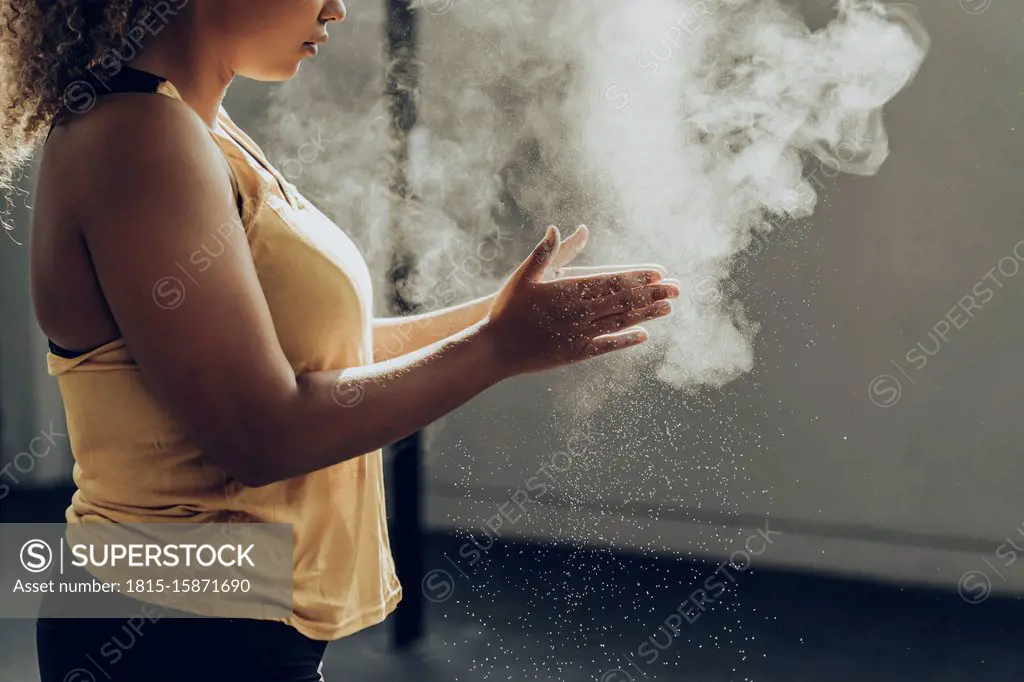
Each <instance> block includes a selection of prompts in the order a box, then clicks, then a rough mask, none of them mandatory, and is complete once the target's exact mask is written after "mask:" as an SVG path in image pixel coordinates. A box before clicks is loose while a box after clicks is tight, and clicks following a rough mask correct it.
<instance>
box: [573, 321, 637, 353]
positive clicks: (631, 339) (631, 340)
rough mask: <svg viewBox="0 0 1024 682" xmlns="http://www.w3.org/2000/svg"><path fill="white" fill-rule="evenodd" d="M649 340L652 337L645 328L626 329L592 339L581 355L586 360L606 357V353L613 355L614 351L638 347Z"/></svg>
mask: <svg viewBox="0 0 1024 682" xmlns="http://www.w3.org/2000/svg"><path fill="white" fill-rule="evenodd" d="M648 338H650V336H649V335H648V334H647V330H646V329H644V328H643V327H634V328H632V329H624V330H622V331H621V332H617V333H615V334H606V335H605V336H599V337H597V338H594V339H591V340H590V341H588V342H587V345H586V346H584V347H583V352H582V353H581V355H582V357H584V358H593V357H597V356H598V355H604V354H605V353H611V352H612V351H617V350H621V349H623V348H629V347H631V346H638V345H640V344H642V343H644V342H645V341H647V339H648Z"/></svg>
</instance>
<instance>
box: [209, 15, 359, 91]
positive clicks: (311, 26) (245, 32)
mask: <svg viewBox="0 0 1024 682" xmlns="http://www.w3.org/2000/svg"><path fill="white" fill-rule="evenodd" d="M193 1H195V0H193ZM200 11H201V12H203V13H204V14H205V15H206V17H204V18H207V17H208V18H209V19H210V20H211V22H212V23H213V24H214V27H215V29H216V30H215V31H213V32H212V34H211V38H210V39H211V40H220V41H222V47H223V48H224V49H225V50H228V54H227V59H228V63H229V64H231V66H232V67H233V68H234V70H235V72H236V73H238V74H239V75H241V76H244V77H246V78H250V79H252V80H258V81H282V80H287V79H288V78H291V77H292V76H294V75H295V73H296V71H298V68H299V64H300V63H301V62H302V60H304V59H308V58H310V57H312V56H313V54H314V51H313V50H312V49H311V48H310V46H309V43H313V42H317V41H320V42H322V41H323V40H324V39H325V38H326V37H327V24H328V22H331V21H342V20H343V19H344V18H345V4H344V3H343V2H342V0H206V1H205V3H204V5H203V7H202V9H201V10H200Z"/></svg>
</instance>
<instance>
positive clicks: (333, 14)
mask: <svg viewBox="0 0 1024 682" xmlns="http://www.w3.org/2000/svg"><path fill="white" fill-rule="evenodd" d="M344 20H345V3H344V2H342V1H341V0H328V2H325V3H324V8H323V9H322V10H320V21H325V22H326V21H344Z"/></svg>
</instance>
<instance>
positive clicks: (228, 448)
mask: <svg viewBox="0 0 1024 682" xmlns="http://www.w3.org/2000/svg"><path fill="white" fill-rule="evenodd" d="M275 442H276V441H274V440H272V439H269V438H232V439H230V440H229V442H222V443H219V444H217V445H216V446H214V447H211V448H210V450H209V452H210V453H211V459H213V460H214V461H216V463H217V464H218V465H219V466H220V467H221V468H222V469H223V470H224V472H225V473H226V474H227V475H228V476H229V477H231V478H232V479H234V480H235V481H238V482H239V483H241V484H242V485H244V486H245V487H247V488H262V487H263V486H267V485H270V484H271V483H276V482H277V481H280V480H283V479H284V478H286V476H285V475H283V472H281V471H279V470H278V469H279V467H278V466H277V464H279V462H280V458H279V457H274V456H272V455H271V453H273V452H274V451H275V450H277V449H276V448H275V447H274V445H273V443H275ZM277 452H280V450H277Z"/></svg>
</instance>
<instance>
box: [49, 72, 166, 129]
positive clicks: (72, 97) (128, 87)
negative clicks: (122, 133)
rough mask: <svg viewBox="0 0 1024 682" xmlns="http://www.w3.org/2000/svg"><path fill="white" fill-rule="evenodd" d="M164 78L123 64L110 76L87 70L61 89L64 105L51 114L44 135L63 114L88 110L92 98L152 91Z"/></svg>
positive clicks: (94, 99)
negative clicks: (50, 120) (55, 113)
mask: <svg viewBox="0 0 1024 682" xmlns="http://www.w3.org/2000/svg"><path fill="white" fill-rule="evenodd" d="M166 80H167V79H166V78H164V77H163V76H158V75H157V74H155V73H150V72H149V71H143V70H142V69H136V68H135V67H133V66H128V65H123V66H122V67H121V70H120V71H118V72H117V73H115V74H113V75H111V76H106V75H102V76H101V75H97V74H95V73H92V72H91V71H90V72H89V75H88V76H87V77H86V78H84V79H82V80H77V81H75V82H74V83H72V84H71V85H69V86H68V87H67V88H66V89H65V91H64V106H63V107H61V110H60V111H59V112H57V115H56V116H54V117H53V122H52V123H51V124H50V130H49V132H48V133H47V134H46V137H47V138H49V137H50V133H52V132H53V129H54V127H56V126H57V124H59V123H60V122H61V121H63V120H64V119H65V118H66V117H67V116H69V115H72V114H84V113H86V112H88V111H89V110H91V109H92V108H93V106H94V105H95V103H96V99H97V98H99V97H102V96H103V95H109V94H113V93H116V92H156V91H157V89H158V88H159V87H160V84H161V83H163V82H164V81H166Z"/></svg>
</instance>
